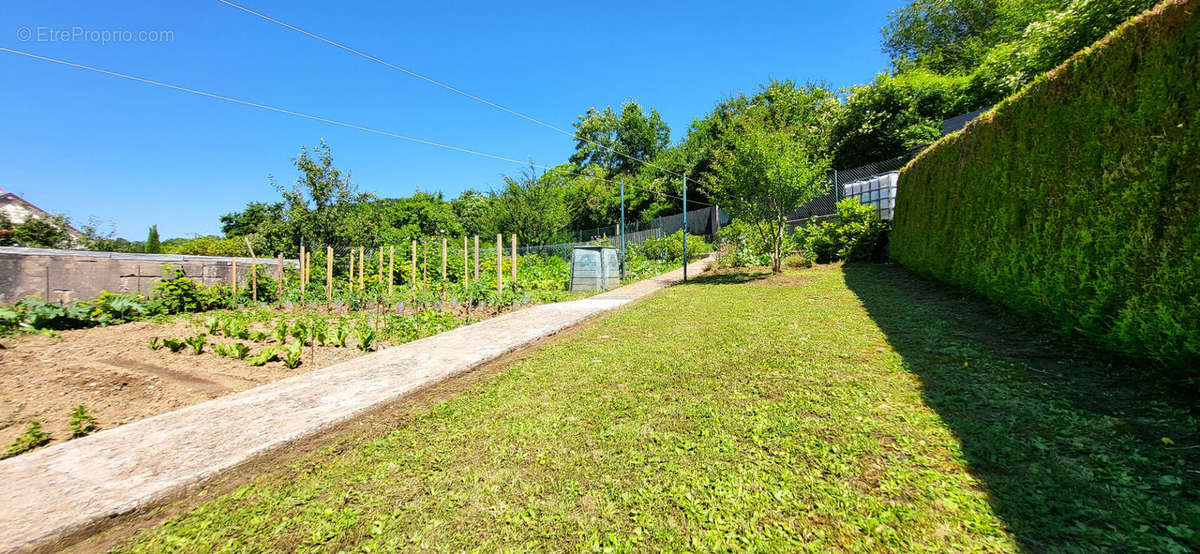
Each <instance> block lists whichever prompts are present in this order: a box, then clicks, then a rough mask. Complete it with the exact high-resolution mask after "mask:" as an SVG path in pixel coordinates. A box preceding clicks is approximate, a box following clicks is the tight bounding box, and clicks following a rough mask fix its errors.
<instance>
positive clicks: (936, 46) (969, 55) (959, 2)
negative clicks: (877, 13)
mask: <svg viewBox="0 0 1200 554" xmlns="http://www.w3.org/2000/svg"><path fill="white" fill-rule="evenodd" d="M999 12H1000V1H999V0H914V1H913V2H912V3H911V4H909V5H907V6H904V7H902V8H899V9H896V10H893V11H892V13H891V14H890V15H889V16H888V24H887V26H886V27H884V28H883V51H884V53H886V54H888V55H889V56H891V58H892V63H893V64H895V65H896V67H897V68H904V67H906V66H908V65H910V64H913V63H916V62H920V64H921V65H922V66H924V67H926V68H929V69H932V70H934V71H938V72H950V71H962V70H970V69H971V68H972V67H974V66H975V65H976V64H977V63H978V61H979V59H980V58H981V57H982V54H983V52H984V51H986V48H987V45H986V44H985V40H984V38H983V36H984V34H985V33H986V32H987V31H988V30H989V29H991V27H992V25H993V24H994V23H995V22H996V19H997V17H999Z"/></svg>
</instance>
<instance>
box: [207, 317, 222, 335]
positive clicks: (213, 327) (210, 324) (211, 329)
mask: <svg viewBox="0 0 1200 554" xmlns="http://www.w3.org/2000/svg"><path fill="white" fill-rule="evenodd" d="M204 329H205V330H206V331H208V334H210V335H212V336H214V337H215V336H217V335H218V334H219V332H220V331H221V329H222V326H221V319H220V318H217V317H215V316H214V317H210V318H208V319H205V320H204Z"/></svg>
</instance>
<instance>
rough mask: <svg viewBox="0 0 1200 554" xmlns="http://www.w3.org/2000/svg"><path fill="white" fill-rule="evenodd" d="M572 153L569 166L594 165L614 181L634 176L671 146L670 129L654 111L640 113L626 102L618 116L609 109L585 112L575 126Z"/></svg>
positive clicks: (636, 105) (652, 109)
mask: <svg viewBox="0 0 1200 554" xmlns="http://www.w3.org/2000/svg"><path fill="white" fill-rule="evenodd" d="M574 126H575V153H574V154H572V155H571V158H570V161H571V163H574V164H578V165H580V166H585V165H588V164H596V165H599V166H601V167H603V168H604V169H605V170H606V171H608V172H609V173H610V174H612V175H613V176H614V177H617V176H622V175H633V174H634V173H636V172H637V170H638V169H639V168H640V167H641V165H642V162H640V161H639V160H647V159H650V158H653V157H654V156H655V155H657V154H658V153H659V152H661V151H662V150H664V149H666V148H667V147H668V146H669V145H670V144H671V129H670V127H668V126H667V123H666V122H665V121H663V120H662V116H661V115H659V113H658V111H657V110H655V109H654V108H650V113H649V114H647V113H645V112H644V111H643V109H642V107H641V106H640V105H639V104H638V103H637V101H636V100H626V101H625V103H624V104H622V105H621V111H620V113H617V112H616V111H615V110H613V108H612V106H609V107H606V108H604V110H603V111H599V110H596V109H595V108H588V110H587V113H585V114H583V115H581V116H579V121H576V122H575V124H574Z"/></svg>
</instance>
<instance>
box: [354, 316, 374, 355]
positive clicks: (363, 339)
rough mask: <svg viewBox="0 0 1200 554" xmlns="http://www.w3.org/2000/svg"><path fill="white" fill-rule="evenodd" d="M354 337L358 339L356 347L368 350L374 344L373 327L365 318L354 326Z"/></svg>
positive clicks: (364, 350)
mask: <svg viewBox="0 0 1200 554" xmlns="http://www.w3.org/2000/svg"><path fill="white" fill-rule="evenodd" d="M354 337H355V338H356V339H358V349H359V350H362V351H363V352H369V351H371V350H372V349H373V348H374V345H375V328H374V327H371V324H370V323H367V322H366V321H365V320H363V321H359V322H358V324H357V325H355V326H354Z"/></svg>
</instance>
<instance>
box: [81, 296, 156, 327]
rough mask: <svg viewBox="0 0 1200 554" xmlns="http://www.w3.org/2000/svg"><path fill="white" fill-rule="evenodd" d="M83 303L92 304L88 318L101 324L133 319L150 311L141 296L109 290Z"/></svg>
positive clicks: (112, 323)
mask: <svg viewBox="0 0 1200 554" xmlns="http://www.w3.org/2000/svg"><path fill="white" fill-rule="evenodd" d="M83 304H84V305H90V306H91V311H90V312H89V313H88V318H89V319H91V321H93V322H95V323H97V324H99V325H114V324H117V323H125V322H126V321H133V320H135V319H138V318H141V317H143V316H145V315H146V314H147V313H148V312H149V310H148V309H147V308H146V306H145V304H143V303H142V302H141V301H140V299H139V298H135V297H132V296H128V295H124V294H113V293H111V292H108V291H101V292H100V296H99V297H98V298H96V299H95V300H92V301H91V302H86V303H83Z"/></svg>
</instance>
